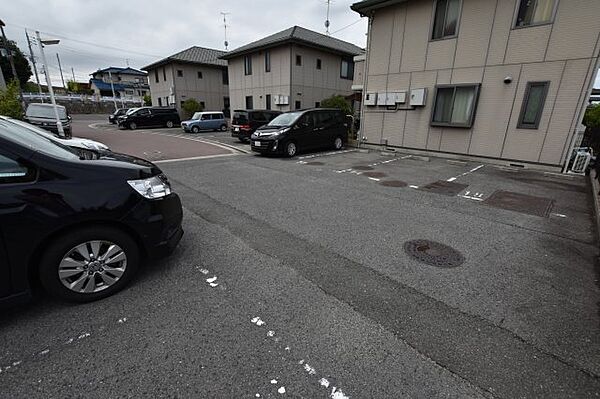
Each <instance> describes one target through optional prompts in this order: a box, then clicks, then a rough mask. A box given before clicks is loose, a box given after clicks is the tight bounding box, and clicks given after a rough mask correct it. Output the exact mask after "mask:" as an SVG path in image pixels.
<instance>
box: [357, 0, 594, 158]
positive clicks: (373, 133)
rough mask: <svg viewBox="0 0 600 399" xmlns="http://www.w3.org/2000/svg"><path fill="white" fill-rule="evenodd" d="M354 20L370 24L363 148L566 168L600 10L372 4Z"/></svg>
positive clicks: (538, 2)
mask: <svg viewBox="0 0 600 399" xmlns="http://www.w3.org/2000/svg"><path fill="white" fill-rule="evenodd" d="M351 8H352V9H353V10H355V11H356V12H358V13H359V14H361V15H362V16H366V17H368V18H369V32H368V45H367V57H366V61H365V65H364V70H365V79H364V83H363V87H362V89H363V93H364V95H363V98H364V107H363V111H362V136H363V137H364V143H366V144H368V145H371V146H386V147H397V148H403V149H405V150H407V151H409V152H410V151H413V152H417V153H425V154H435V153H444V154H446V155H449V156H454V157H460V158H476V157H485V158H487V159H488V160H492V161H493V160H495V162H500V163H516V164H518V165H527V164H536V165H538V166H547V167H551V168H555V169H558V168H559V167H562V166H564V165H565V163H566V162H567V160H568V158H569V155H570V154H571V152H572V148H573V147H574V146H575V145H578V143H577V141H578V139H577V135H576V131H577V129H578V126H579V124H580V123H581V121H582V118H583V113H584V111H585V106H586V103H587V101H588V98H589V94H590V92H591V89H592V85H593V82H594V80H595V75H596V73H597V71H598V53H599V51H600V42H599V33H600V23H599V20H600V1H598V0H366V1H362V2H359V3H356V4H354V5H352V7H351ZM355 83H356V82H355ZM358 86H359V85H357V88H360V87H358ZM452 154H454V155H452Z"/></svg>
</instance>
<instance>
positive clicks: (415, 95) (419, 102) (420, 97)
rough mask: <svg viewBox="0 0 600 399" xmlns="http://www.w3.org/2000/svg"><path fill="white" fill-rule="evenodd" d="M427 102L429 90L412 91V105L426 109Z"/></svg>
mask: <svg viewBox="0 0 600 399" xmlns="http://www.w3.org/2000/svg"><path fill="white" fill-rule="evenodd" d="M426 101H427V89H412V90H411V91H410V105H411V106H413V107H424V106H425V102H426Z"/></svg>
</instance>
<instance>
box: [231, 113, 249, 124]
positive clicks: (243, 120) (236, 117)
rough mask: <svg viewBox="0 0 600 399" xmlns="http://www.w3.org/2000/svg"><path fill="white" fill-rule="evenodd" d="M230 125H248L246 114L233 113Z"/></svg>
mask: <svg viewBox="0 0 600 399" xmlns="http://www.w3.org/2000/svg"><path fill="white" fill-rule="evenodd" d="M231 123H232V124H234V125H245V124H247V123H248V113H247V112H240V111H235V112H234V113H233V118H232V119H231Z"/></svg>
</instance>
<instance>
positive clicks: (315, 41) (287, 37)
mask: <svg viewBox="0 0 600 399" xmlns="http://www.w3.org/2000/svg"><path fill="white" fill-rule="evenodd" d="M285 43H301V44H305V45H309V46H313V47H318V48H322V49H326V50H331V51H333V52H336V53H341V54H346V55H358V54H362V53H363V52H364V50H363V49H361V48H360V47H358V46H355V45H354V44H352V43H348V42H345V41H343V40H340V39H336V38H334V37H331V36H327V35H323V34H321V33H318V32H314V31H312V30H308V29H305V28H302V27H300V26H293V27H291V28H288V29H286V30H283V31H281V32H278V33H275V34H273V35H271V36H267V37H265V38H263V39H260V40H257V41H255V42H252V43H250V44H247V45H245V46H242V47H239V48H236V49H235V50H232V51H230V52H228V53H225V54H224V55H223V56H222V57H221V58H223V59H225V60H227V59H230V58H233V57H237V56H239V55H242V54H246V53H250V52H253V51H256V50H258V49H262V48H267V47H273V46H276V45H280V44H285Z"/></svg>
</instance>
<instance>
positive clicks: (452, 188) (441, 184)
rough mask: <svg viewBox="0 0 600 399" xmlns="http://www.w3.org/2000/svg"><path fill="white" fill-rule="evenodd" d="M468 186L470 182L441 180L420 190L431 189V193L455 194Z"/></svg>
mask: <svg viewBox="0 0 600 399" xmlns="http://www.w3.org/2000/svg"><path fill="white" fill-rule="evenodd" d="M467 187H469V185H468V184H460V183H454V182H449V181H443V180H439V181H436V182H433V183H429V184H428V185H426V186H423V187H421V188H420V190H423V191H429V192H430V193H436V194H443V195H450V196H455V195H458V193H460V192H461V191H463V190H464V189H465V188H467Z"/></svg>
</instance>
